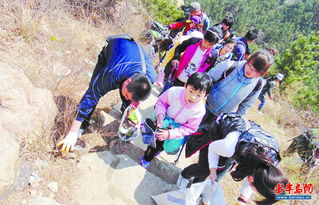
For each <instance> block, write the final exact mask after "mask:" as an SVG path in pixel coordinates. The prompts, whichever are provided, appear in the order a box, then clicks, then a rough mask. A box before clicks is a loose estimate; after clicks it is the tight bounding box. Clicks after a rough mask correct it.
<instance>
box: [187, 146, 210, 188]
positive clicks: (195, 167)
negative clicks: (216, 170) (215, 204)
mask: <svg viewBox="0 0 319 205" xmlns="http://www.w3.org/2000/svg"><path fill="white" fill-rule="evenodd" d="M209 174H210V171H209V166H208V146H206V147H204V148H203V149H201V150H200V152H199V158H198V162H197V163H195V164H191V165H189V166H188V167H186V168H185V169H183V171H182V173H181V175H182V177H184V178H186V179H189V178H191V177H195V178H194V180H193V183H197V182H202V181H204V180H205V179H206V178H207V177H208V176H209Z"/></svg>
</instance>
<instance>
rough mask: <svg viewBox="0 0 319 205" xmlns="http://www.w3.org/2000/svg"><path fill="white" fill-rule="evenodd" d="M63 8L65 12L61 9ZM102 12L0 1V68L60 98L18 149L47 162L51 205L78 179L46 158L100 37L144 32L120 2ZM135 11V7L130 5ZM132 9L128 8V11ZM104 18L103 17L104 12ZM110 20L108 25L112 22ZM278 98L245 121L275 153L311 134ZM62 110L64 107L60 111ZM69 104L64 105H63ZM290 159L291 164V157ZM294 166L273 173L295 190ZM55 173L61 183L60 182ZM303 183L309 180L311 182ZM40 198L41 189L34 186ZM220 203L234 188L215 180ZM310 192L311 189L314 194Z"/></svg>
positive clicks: (26, 0)
mask: <svg viewBox="0 0 319 205" xmlns="http://www.w3.org/2000/svg"><path fill="white" fill-rule="evenodd" d="M69 2H71V4H70V3H69ZM103 2H110V3H109V4H106V5H105V6H106V8H109V9H108V10H107V9H101V4H99V1H93V0H92V1H88V0H79V1H75V0H74V1H73V0H69V1H67V0H46V1H42V0H12V1H9V0H7V1H6V0H5V1H1V2H0V13H1V18H0V39H1V40H0V50H1V51H2V52H3V53H4V55H3V56H1V61H4V62H6V63H8V64H10V65H12V67H14V68H16V69H17V70H19V71H21V72H23V73H24V74H25V75H26V76H27V77H28V78H29V79H30V80H31V81H32V82H33V83H34V84H35V85H36V86H38V87H41V88H46V89H49V90H51V91H52V92H53V93H54V95H55V96H56V98H57V96H63V97H64V99H72V100H66V101H64V102H62V101H57V102H59V103H60V104H59V103H58V106H59V115H58V116H57V118H56V124H55V127H54V128H53V131H52V132H53V135H50V133H48V134H47V135H46V136H43V137H41V138H40V139H38V141H37V142H36V143H35V142H29V141H26V142H24V144H22V145H21V150H22V152H21V153H22V154H23V156H22V157H23V158H24V159H27V160H34V159H36V158H39V157H40V158H42V159H44V160H49V161H50V166H49V167H47V168H45V169H43V170H39V175H40V176H42V177H43V178H45V179H46V180H47V181H58V182H59V185H60V186H61V188H60V189H59V192H58V193H57V194H56V197H57V200H58V201H59V202H62V203H65V204H70V202H69V200H70V199H69V198H68V193H69V192H70V191H71V189H68V188H69V184H72V180H74V179H76V177H78V175H77V169H76V167H75V164H74V163H73V162H74V161H72V160H68V161H65V160H63V159H60V158H58V159H55V158H51V156H50V155H48V153H49V152H51V151H52V149H53V147H54V144H55V142H56V141H58V140H59V139H60V137H61V136H63V135H65V133H66V132H67V129H68V126H69V123H70V119H72V118H73V116H74V111H75V107H74V103H76V102H78V101H79V99H80V97H81V96H82V94H83V92H84V91H85V89H86V88H87V85H88V82H89V80H90V76H89V75H90V73H91V72H92V70H93V68H94V65H95V62H96V59H97V55H98V53H99V52H100V50H101V48H102V46H103V44H104V39H105V37H106V36H108V35H112V34H119V33H124V32H125V33H129V34H131V35H132V36H133V37H135V38H137V37H138V36H139V35H140V32H141V31H142V30H144V28H143V26H144V21H146V18H145V15H144V16H143V15H138V14H139V13H140V12H141V9H135V8H136V7H135V8H134V7H132V6H130V5H131V4H130V3H131V1H128V0H122V1H121V2H120V3H119V4H117V5H114V4H112V2H115V1H103ZM136 5H137V6H138V4H136ZM136 5H135V6H136ZM106 10H107V12H105V11H106ZM114 19H116V21H115V22H114ZM283 99H284V98H278V99H277V100H276V101H275V102H269V101H268V102H269V103H268V104H267V105H266V107H265V114H264V115H262V116H260V115H259V114H257V113H256V110H257V108H256V107H253V108H252V110H251V111H250V113H249V114H248V118H249V119H253V120H255V121H256V122H257V123H259V124H261V125H262V126H263V128H265V129H266V130H267V131H269V132H271V133H273V134H274V135H275V136H278V140H279V143H280V145H281V146H282V150H284V149H285V148H287V147H288V145H289V144H288V143H287V140H288V139H291V138H293V137H295V136H297V135H298V134H299V133H300V129H299V127H302V126H308V127H309V126H310V127H313V126H318V124H313V122H317V123H318V119H316V117H314V116H313V115H311V114H309V113H305V112H301V111H296V110H294V109H293V108H292V107H291V106H290V105H289V103H286V101H285V100H283ZM117 101H118V96H117V93H116V92H115V93H114V92H113V93H112V94H109V95H107V96H106V97H105V98H104V99H102V100H101V103H100V104H99V105H100V106H101V107H103V106H108V107H110V106H113V105H114V104H115V103H116V102H117ZM66 102H67V103H66ZM68 103H69V104H68ZM85 138H88V139H85V140H86V141H88V142H89V143H90V144H91V146H98V144H101V143H103V140H101V138H99V139H97V138H98V137H96V141H95V139H94V138H92V137H91V135H90V136H86V137H85ZM295 157H296V156H295ZM295 162H296V161H295V158H293V157H291V158H285V159H283V162H282V163H281V164H282V165H281V167H282V168H283V169H284V170H285V171H286V172H287V174H288V176H289V178H290V179H292V181H294V182H300V180H302V177H301V176H300V175H298V171H296V170H297V169H298V164H296V163H295ZM61 173H63V175H61ZM312 179H313V178H311V179H310V180H312ZM41 186H42V189H43V190H45V193H44V195H46V194H48V193H47V188H46V184H43V185H41ZM223 186H224V188H225V196H226V198H227V200H228V202H229V203H230V204H232V203H234V202H235V200H236V197H237V193H236V194H234V191H233V190H234V187H236V190H238V189H239V187H240V184H239V183H236V182H232V180H231V179H230V177H229V176H228V177H227V178H225V179H224V180H223ZM317 187H318V186H317ZM29 191H30V190H29V189H27V190H25V191H24V192H19V193H16V194H15V195H14V197H10V198H9V199H8V200H7V203H6V204H10V205H11V204H20V202H21V200H22V199H25V198H28V197H30V193H29Z"/></svg>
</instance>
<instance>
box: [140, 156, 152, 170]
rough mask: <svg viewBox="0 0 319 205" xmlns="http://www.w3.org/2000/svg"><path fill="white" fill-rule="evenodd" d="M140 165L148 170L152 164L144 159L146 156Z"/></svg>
mask: <svg viewBox="0 0 319 205" xmlns="http://www.w3.org/2000/svg"><path fill="white" fill-rule="evenodd" d="M140 165H141V166H142V167H144V168H145V169H147V167H148V166H149V165H150V162H148V161H146V160H145V159H144V156H143V157H142V158H141V161H140Z"/></svg>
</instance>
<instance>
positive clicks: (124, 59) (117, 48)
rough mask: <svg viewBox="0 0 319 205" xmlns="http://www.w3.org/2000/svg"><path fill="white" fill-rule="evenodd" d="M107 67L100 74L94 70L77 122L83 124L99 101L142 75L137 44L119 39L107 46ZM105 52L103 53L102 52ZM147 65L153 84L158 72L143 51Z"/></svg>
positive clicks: (81, 103)
mask: <svg viewBox="0 0 319 205" xmlns="http://www.w3.org/2000/svg"><path fill="white" fill-rule="evenodd" d="M103 49H106V54H107V55H106V56H104V57H103V55H102V54H100V56H99V59H100V58H101V57H102V58H105V59H104V60H105V62H106V64H105V67H104V68H102V69H100V70H99V71H98V72H97V70H94V73H93V76H92V79H91V82H90V85H89V88H88V90H87V91H86V92H85V94H84V95H83V97H82V99H81V101H80V104H79V107H78V115H77V117H76V120H78V121H80V122H83V120H84V118H85V117H87V116H88V114H89V113H90V112H91V111H92V110H93V109H94V108H95V106H96V105H97V103H98V101H99V99H100V98H101V97H102V96H104V95H105V94H106V93H107V92H109V91H111V90H115V89H117V88H121V86H122V84H123V82H124V81H125V80H126V79H128V78H130V77H132V76H133V75H134V74H137V73H142V63H141V56H140V53H139V48H138V45H137V43H136V42H134V41H131V40H128V39H124V38H118V39H113V40H112V41H110V42H109V43H108V45H107V47H105V48H103ZM102 52H103V51H102ZM102 52H101V53H102ZM143 53H144V57H145V63H146V76H147V77H148V79H149V80H150V82H151V83H154V82H155V80H156V71H155V69H154V67H153V65H152V62H151V60H150V59H149V57H148V56H147V54H146V53H145V51H144V50H143Z"/></svg>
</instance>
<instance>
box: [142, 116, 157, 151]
mask: <svg viewBox="0 0 319 205" xmlns="http://www.w3.org/2000/svg"><path fill="white" fill-rule="evenodd" d="M141 133H142V141H143V143H144V144H147V145H150V146H152V147H153V148H156V137H155V135H156V125H155V124H154V122H153V121H152V120H151V119H150V118H146V119H145V122H144V123H143V124H142V126H141Z"/></svg>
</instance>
